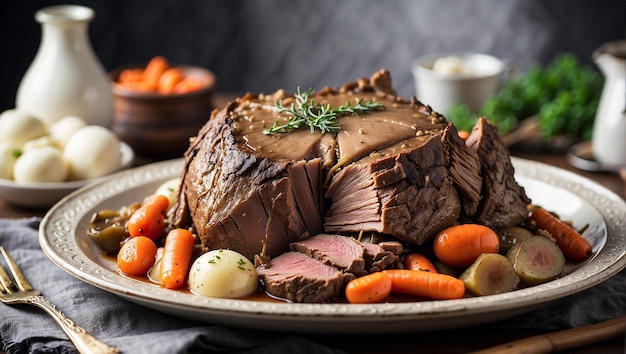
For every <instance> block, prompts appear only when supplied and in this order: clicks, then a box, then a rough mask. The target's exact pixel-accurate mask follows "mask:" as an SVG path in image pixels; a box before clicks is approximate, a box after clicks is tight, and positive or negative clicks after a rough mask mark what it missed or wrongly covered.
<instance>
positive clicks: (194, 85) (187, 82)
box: [172, 77, 202, 93]
mask: <svg viewBox="0 0 626 354" xmlns="http://www.w3.org/2000/svg"><path fill="white" fill-rule="evenodd" d="M201 88H202V82H200V80H198V79H196V78H193V77H185V78H183V79H182V80H181V81H180V82H179V83H177V84H176V86H174V88H173V89H172V92H173V93H187V92H193V91H197V90H199V89H201Z"/></svg>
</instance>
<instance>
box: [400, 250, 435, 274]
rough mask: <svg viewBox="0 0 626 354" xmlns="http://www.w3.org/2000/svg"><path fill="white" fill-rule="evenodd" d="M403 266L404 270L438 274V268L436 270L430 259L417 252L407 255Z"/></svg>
mask: <svg viewBox="0 0 626 354" xmlns="http://www.w3.org/2000/svg"><path fill="white" fill-rule="evenodd" d="M402 265H403V266H404V269H411V270H421V271H425V272H433V273H437V268H435V266H434V265H433V263H432V262H431V261H430V259H428V257H426V256H425V255H423V254H421V253H417V252H413V253H409V254H407V255H406V257H404V260H403V261H402Z"/></svg>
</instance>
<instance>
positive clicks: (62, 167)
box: [13, 146, 69, 183]
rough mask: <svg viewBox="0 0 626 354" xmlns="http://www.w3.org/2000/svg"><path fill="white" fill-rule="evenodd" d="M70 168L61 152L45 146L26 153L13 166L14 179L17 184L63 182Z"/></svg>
mask: <svg viewBox="0 0 626 354" xmlns="http://www.w3.org/2000/svg"><path fill="white" fill-rule="evenodd" d="M68 170H69V169H68V166H67V163H66V162H65V160H64V159H63V154H62V152H61V150H59V149H57V148H54V147H51V146H44V147H41V148H38V149H31V150H28V151H26V152H24V153H23V154H22V155H21V156H20V157H19V158H18V159H17V160H15V165H14V166H13V179H14V180H15V182H17V183H37V182H63V181H65V179H66V178H67V174H68Z"/></svg>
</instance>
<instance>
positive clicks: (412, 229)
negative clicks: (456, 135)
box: [324, 120, 461, 244]
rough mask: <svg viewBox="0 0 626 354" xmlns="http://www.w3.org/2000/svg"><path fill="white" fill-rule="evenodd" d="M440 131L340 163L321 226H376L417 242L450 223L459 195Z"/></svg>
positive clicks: (345, 229)
mask: <svg viewBox="0 0 626 354" xmlns="http://www.w3.org/2000/svg"><path fill="white" fill-rule="evenodd" d="M436 123H439V120H437V121H436ZM444 127H445V124H444ZM442 135H443V130H438V131H437V133H436V134H432V135H430V134H428V135H421V136H416V137H414V138H411V139H407V140H403V141H400V142H398V143H396V144H393V145H392V146H390V147H387V148H384V149H380V150H379V151H377V152H375V153H373V154H370V155H368V156H367V157H364V158H362V159H360V160H359V161H357V162H354V163H352V164H349V165H347V166H345V167H344V168H343V169H342V170H341V171H339V172H338V173H337V174H336V175H335V176H334V178H333V180H332V182H331V184H330V186H329V187H328V190H327V191H326V196H327V197H328V198H330V199H331V207H330V210H329V212H328V215H327V217H326V219H325V221H324V230H325V231H326V232H339V233H341V232H359V231H361V230H365V231H377V232H381V233H385V234H389V235H393V236H395V237H397V238H398V239H400V240H403V241H406V242H410V243H413V244H422V243H424V242H426V241H428V240H429V239H431V238H432V237H433V236H434V235H435V234H436V233H437V232H438V231H440V230H441V229H443V228H445V227H447V226H451V225H452V224H454V222H455V221H456V220H457V219H458V217H459V215H460V209H461V208H460V200H459V196H458V194H457V191H456V189H455V188H454V186H453V180H452V178H451V177H450V174H449V169H448V154H447V150H446V148H445V146H444V142H443V139H442Z"/></svg>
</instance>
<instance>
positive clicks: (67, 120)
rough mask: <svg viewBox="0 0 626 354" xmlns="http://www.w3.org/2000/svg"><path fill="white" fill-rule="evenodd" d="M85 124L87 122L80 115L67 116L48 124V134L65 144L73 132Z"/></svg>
mask: <svg viewBox="0 0 626 354" xmlns="http://www.w3.org/2000/svg"><path fill="white" fill-rule="evenodd" d="M86 126H87V122H86V121H85V120H84V119H82V118H81V117H77V116H67V117H64V118H61V120H59V121H57V122H55V123H53V124H52V125H50V128H49V130H50V136H51V137H52V139H54V140H56V141H58V142H59V144H61V146H65V145H66V144H67V142H68V141H69V140H70V138H71V137H72V135H74V133H76V132H77V131H79V130H80V129H81V128H84V127H86Z"/></svg>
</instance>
